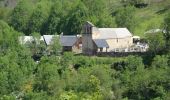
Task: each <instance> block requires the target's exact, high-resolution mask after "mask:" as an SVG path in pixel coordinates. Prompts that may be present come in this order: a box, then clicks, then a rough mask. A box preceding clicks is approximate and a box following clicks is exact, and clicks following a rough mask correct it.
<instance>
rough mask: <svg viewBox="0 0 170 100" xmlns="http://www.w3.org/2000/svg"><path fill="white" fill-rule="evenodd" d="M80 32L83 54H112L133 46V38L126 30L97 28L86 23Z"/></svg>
mask: <svg viewBox="0 0 170 100" xmlns="http://www.w3.org/2000/svg"><path fill="white" fill-rule="evenodd" d="M82 32H83V34H82V52H83V54H88V55H93V54H96V53H97V52H114V51H115V50H117V49H125V48H129V47H131V46H132V45H133V38H132V37H133V36H132V34H131V33H130V32H129V30H128V29H127V28H97V27H95V26H94V25H93V24H92V23H90V22H88V21H87V22H86V23H85V25H84V26H83V29H82Z"/></svg>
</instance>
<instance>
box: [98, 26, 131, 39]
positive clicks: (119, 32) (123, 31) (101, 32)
mask: <svg viewBox="0 0 170 100" xmlns="http://www.w3.org/2000/svg"><path fill="white" fill-rule="evenodd" d="M97 33H98V36H97V39H112V38H125V37H130V36H132V34H131V33H130V32H129V30H128V29H127V28H98V32H97Z"/></svg>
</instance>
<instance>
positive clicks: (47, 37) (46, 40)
mask: <svg viewBox="0 0 170 100" xmlns="http://www.w3.org/2000/svg"><path fill="white" fill-rule="evenodd" d="M53 37H54V35H43V38H44V41H45V43H46V45H50V44H51V43H52V39H53Z"/></svg>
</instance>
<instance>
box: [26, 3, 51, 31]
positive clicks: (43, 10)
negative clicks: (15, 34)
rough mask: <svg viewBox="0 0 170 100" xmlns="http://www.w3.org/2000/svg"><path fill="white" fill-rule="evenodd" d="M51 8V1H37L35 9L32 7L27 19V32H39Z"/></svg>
mask: <svg viewBox="0 0 170 100" xmlns="http://www.w3.org/2000/svg"><path fill="white" fill-rule="evenodd" d="M50 9H51V3H50V2H47V1H41V2H39V3H37V5H36V9H34V11H33V14H32V16H31V18H30V20H29V24H28V30H29V31H28V34H30V33H33V32H39V33H40V32H41V31H42V30H43V29H42V28H43V26H44V25H45V24H46V20H47V19H48V17H49V13H50Z"/></svg>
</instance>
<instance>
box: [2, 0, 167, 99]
mask: <svg viewBox="0 0 170 100" xmlns="http://www.w3.org/2000/svg"><path fill="white" fill-rule="evenodd" d="M86 21H91V22H92V23H94V24H95V25H96V26H97V27H127V28H128V29H129V30H130V31H131V32H132V33H133V34H134V35H139V36H141V37H142V38H143V39H144V40H145V41H147V43H148V44H149V46H150V48H149V51H148V52H147V53H146V54H144V55H129V56H126V57H97V56H91V57H89V56H83V55H75V54H73V53H71V52H64V53H63V54H61V53H60V52H59V51H61V46H60V45H59V43H57V41H55V42H54V44H53V45H51V46H50V47H49V48H48V50H47V49H46V46H45V44H43V43H39V41H38V42H37V41H34V42H32V43H30V44H26V45H21V44H20V43H19V39H18V37H19V36H23V35H32V36H34V37H39V36H40V35H44V34H61V33H62V32H63V33H64V34H66V35H73V34H81V29H82V25H83V24H84V22H86ZM155 28H159V29H162V30H163V31H162V32H159V33H157V34H156V33H155V34H144V32H145V31H147V30H149V29H155ZM56 44H57V45H56ZM169 50H170V0H0V100H170V77H169V75H170V51H169ZM49 51H50V52H52V53H50V55H49V54H48V52H49ZM35 57H38V61H37V59H36V60H35Z"/></svg>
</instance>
